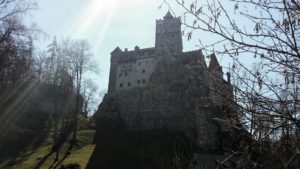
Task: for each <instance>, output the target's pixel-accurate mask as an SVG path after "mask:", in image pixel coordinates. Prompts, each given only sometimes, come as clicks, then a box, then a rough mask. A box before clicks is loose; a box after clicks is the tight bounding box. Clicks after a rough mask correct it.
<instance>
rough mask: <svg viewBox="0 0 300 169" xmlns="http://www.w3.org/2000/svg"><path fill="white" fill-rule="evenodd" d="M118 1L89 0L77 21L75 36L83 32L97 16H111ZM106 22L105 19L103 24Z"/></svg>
mask: <svg viewBox="0 0 300 169" xmlns="http://www.w3.org/2000/svg"><path fill="white" fill-rule="evenodd" d="M119 3H120V0H91V1H90V2H89V5H88V6H87V8H86V10H85V12H84V13H83V15H82V17H81V18H80V19H79V21H78V24H77V28H76V30H75V32H74V34H75V36H80V35H81V34H83V33H85V32H86V31H87V30H88V28H89V27H90V26H91V25H92V24H94V23H95V22H96V20H97V19H98V18H111V16H112V14H113V13H114V11H115V10H116V8H117V7H118V5H119ZM108 22H109V20H108V19H105V23H104V25H107V24H108Z"/></svg>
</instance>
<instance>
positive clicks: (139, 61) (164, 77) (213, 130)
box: [95, 12, 233, 149]
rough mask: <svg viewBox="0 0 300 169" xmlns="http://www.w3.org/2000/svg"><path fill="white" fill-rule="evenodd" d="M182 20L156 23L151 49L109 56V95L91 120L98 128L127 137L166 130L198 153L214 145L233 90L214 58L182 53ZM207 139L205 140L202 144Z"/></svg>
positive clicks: (138, 49)
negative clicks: (184, 139)
mask: <svg viewBox="0 0 300 169" xmlns="http://www.w3.org/2000/svg"><path fill="white" fill-rule="evenodd" d="M182 48H183V47H182V32H181V21H180V18H176V17H173V16H172V15H171V13H170V12H168V13H167V14H166V15H165V16H164V17H163V19H160V20H157V21H156V34H155V47H152V48H145V49H140V48H139V47H138V46H136V47H135V49H134V50H132V51H129V50H127V49H125V50H124V51H123V50H121V49H120V48H119V47H117V48H116V49H115V50H113V52H112V53H111V67H110V76H109V87H108V93H107V94H106V95H105V97H104V99H103V101H102V103H101V104H100V105H99V109H98V111H97V113H96V115H95V117H96V118H97V119H98V124H99V126H102V127H103V126H104V127H105V128H114V129H126V130H129V131H149V130H167V131H172V132H181V133H184V134H185V135H187V136H188V137H189V138H190V139H191V140H193V142H194V143H195V144H196V145H197V146H199V147H201V146H202V147H205V148H207V147H210V149H214V148H215V147H216V145H218V144H219V143H217V142H219V141H220V140H218V130H219V127H218V125H216V122H215V121H214V119H215V118H221V119H226V118H228V116H229V112H230V111H231V109H230V108H231V106H230V105H231V103H232V101H233V90H232V86H231V84H230V75H229V74H227V80H224V79H223V71H222V67H221V66H220V64H219V63H218V60H217V58H216V56H215V55H214V54H212V55H210V56H209V57H210V63H209V65H208V66H207V65H206V62H205V59H204V55H203V54H202V52H201V50H196V51H190V52H183V49H182ZM203 138H205V139H203Z"/></svg>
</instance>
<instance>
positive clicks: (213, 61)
mask: <svg viewBox="0 0 300 169" xmlns="http://www.w3.org/2000/svg"><path fill="white" fill-rule="evenodd" d="M208 71H210V72H212V71H220V72H222V67H221V66H220V64H219V62H218V59H217V57H216V55H215V54H214V53H213V54H212V55H210V62H209V66H208Z"/></svg>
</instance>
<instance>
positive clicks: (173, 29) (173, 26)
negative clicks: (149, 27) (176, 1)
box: [155, 11, 182, 55]
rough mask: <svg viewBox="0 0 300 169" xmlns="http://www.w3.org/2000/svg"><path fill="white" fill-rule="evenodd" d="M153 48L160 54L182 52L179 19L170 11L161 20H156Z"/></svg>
mask: <svg viewBox="0 0 300 169" xmlns="http://www.w3.org/2000/svg"><path fill="white" fill-rule="evenodd" d="M155 49H156V51H157V52H158V54H162V55H166V54H167V55H169V54H176V53H181V52H182V36H181V21H180V18H175V17H174V16H172V14H171V13H170V11H168V13H167V14H166V15H165V16H164V18H163V20H156V35H155Z"/></svg>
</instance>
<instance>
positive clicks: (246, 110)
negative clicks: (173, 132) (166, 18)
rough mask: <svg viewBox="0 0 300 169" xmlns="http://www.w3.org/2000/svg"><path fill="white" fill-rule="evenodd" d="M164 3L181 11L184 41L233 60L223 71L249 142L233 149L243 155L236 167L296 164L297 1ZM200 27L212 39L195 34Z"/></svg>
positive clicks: (299, 7) (168, 0)
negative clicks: (192, 41) (232, 88)
mask: <svg viewBox="0 0 300 169" xmlns="http://www.w3.org/2000/svg"><path fill="white" fill-rule="evenodd" d="M164 2H165V3H164V4H165V5H167V6H168V7H169V8H170V9H171V10H172V9H175V8H176V10H177V8H180V10H183V12H182V13H181V14H180V16H181V18H182V23H183V25H184V34H185V35H186V37H187V39H188V40H190V39H195V38H197V39H198V40H199V44H198V46H199V47H200V48H201V49H202V50H203V51H205V52H207V53H216V54H217V55H218V56H221V57H224V58H227V59H228V60H231V63H230V65H229V66H228V67H226V71H228V72H230V73H231V75H232V85H233V87H234V97H235V102H234V103H233V104H234V107H235V110H236V112H237V115H236V116H237V118H238V121H239V124H242V126H243V128H244V129H246V130H247V131H248V132H249V136H250V137H251V143H249V144H247V145H245V146H244V147H241V148H240V150H238V151H237V152H234V153H233V154H242V156H243V157H245V158H243V159H241V160H240V161H238V163H237V164H236V165H237V167H242V168H245V167H247V166H248V167H249V166H250V168H251V167H252V168H264V167H265V168H268V167H270V166H272V167H274V168H298V167H299V162H300V161H299V160H300V158H299V150H300V147H299V145H300V135H299V129H300V116H299V115H300V113H299V112H300V111H299V109H300V102H299V94H300V92H299V82H300V66H299V65H300V51H299V47H300V46H299V43H300V2H299V1H296V0H224V1H223V0H207V1H199V0H196V1H190V0H165V1H164ZM174 11H175V10H174ZM173 13H174V14H175V12H173ZM199 32H206V33H207V35H210V39H209V40H207V38H206V37H198V36H197V35H199V34H198V33H199ZM250 63H251V64H250ZM228 124H231V125H233V126H235V127H237V126H236V125H235V124H232V123H228ZM230 157H231V156H230ZM266 159H267V160H266ZM268 162H269V166H267V163H268ZM270 164H272V165H270ZM221 168H222V167H221Z"/></svg>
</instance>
